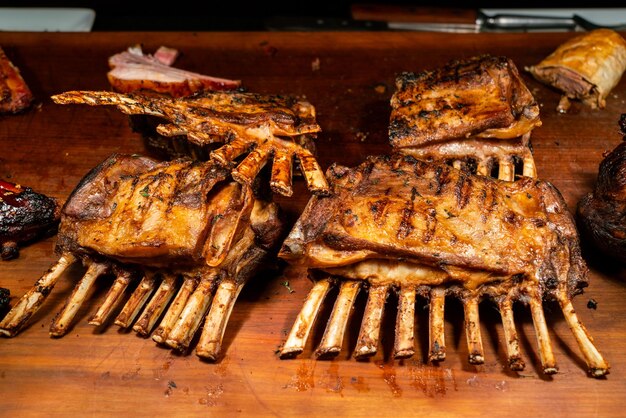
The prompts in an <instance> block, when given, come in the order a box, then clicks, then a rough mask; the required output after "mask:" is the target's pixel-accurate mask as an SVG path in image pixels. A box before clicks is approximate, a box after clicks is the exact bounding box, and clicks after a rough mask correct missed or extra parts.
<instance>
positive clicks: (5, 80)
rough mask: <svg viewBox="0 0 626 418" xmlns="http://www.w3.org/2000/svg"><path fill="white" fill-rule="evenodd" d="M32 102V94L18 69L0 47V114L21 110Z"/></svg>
mask: <svg viewBox="0 0 626 418" xmlns="http://www.w3.org/2000/svg"><path fill="white" fill-rule="evenodd" d="M32 102H33V94H32V92H31V91H30V88H29V87H28V85H27V84H26V82H25V81H24V79H23V78H22V75H21V74H20V70H19V69H18V68H17V67H16V66H15V65H14V64H13V63H12V62H11V60H9V58H8V57H7V56H6V54H5V53H4V50H3V49H2V48H0V114H1V113H18V112H21V111H23V110H25V109H27V108H28V107H30V105H31V104H32Z"/></svg>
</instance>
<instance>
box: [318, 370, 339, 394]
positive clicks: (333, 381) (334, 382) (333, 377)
mask: <svg viewBox="0 0 626 418" xmlns="http://www.w3.org/2000/svg"><path fill="white" fill-rule="evenodd" d="M319 383H320V386H322V387H324V388H325V389H326V392H332V393H339V394H340V395H341V396H343V393H342V391H343V387H344V386H343V380H342V379H341V376H339V365H338V364H337V363H331V364H330V367H329V368H328V371H326V373H324V374H323V375H322V377H321V378H320V381H319Z"/></svg>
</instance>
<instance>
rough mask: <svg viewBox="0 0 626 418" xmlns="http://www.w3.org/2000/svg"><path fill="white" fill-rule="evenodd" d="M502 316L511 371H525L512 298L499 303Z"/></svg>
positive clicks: (505, 298)
mask: <svg viewBox="0 0 626 418" xmlns="http://www.w3.org/2000/svg"><path fill="white" fill-rule="evenodd" d="M499 309H500V315H501V316H502V327H503V329H504V341H505V344H506V350H507V356H508V359H509V360H508V361H509V367H510V368H511V370H515V371H521V370H524V367H525V364H524V360H522V355H521V354H520V349H519V338H518V336H517V330H516V328H515V319H514V317H513V304H512V302H511V298H509V297H508V296H507V297H504V298H502V300H501V301H500V303H499Z"/></svg>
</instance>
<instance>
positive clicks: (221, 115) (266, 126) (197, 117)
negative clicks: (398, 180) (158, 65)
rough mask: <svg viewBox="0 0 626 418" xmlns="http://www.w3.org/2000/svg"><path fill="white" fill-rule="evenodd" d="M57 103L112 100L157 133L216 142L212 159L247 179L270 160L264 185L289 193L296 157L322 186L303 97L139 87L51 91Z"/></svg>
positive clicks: (316, 188)
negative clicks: (174, 92) (183, 93)
mask: <svg viewBox="0 0 626 418" xmlns="http://www.w3.org/2000/svg"><path fill="white" fill-rule="evenodd" d="M52 99H53V100H54V102H56V103H59V104H88V105H92V106H100V105H114V106H117V107H118V109H120V110H121V111H122V112H124V113H126V114H129V115H151V116H155V117H158V118H160V119H161V120H162V123H161V124H159V126H158V127H157V132H158V133H159V134H160V135H163V136H167V137H176V136H181V135H184V136H185V137H186V138H187V140H188V141H190V142H193V143H196V144H200V145H213V144H219V145H220V147H219V148H217V149H214V150H213V151H211V154H210V159H211V160H212V161H213V162H216V163H218V164H221V165H223V166H227V167H230V168H232V176H233V178H234V179H235V180H237V181H239V182H240V183H242V184H247V185H250V184H252V182H253V181H254V179H255V178H256V177H257V175H258V174H259V172H260V171H261V169H262V168H263V167H264V166H265V165H266V164H267V163H268V161H269V160H272V161H273V163H272V167H271V173H270V174H271V179H270V186H271V188H272V190H273V191H274V192H276V193H279V194H282V195H285V196H291V195H292V194H293V189H292V181H293V179H292V177H293V165H294V164H295V163H296V161H297V162H298V163H299V167H300V170H301V171H302V173H303V175H304V178H305V181H306V183H307V186H308V187H309V190H311V191H312V193H314V194H325V193H327V192H328V184H327V182H326V179H325V178H324V172H323V171H322V169H321V168H320V166H319V164H318V162H317V160H316V159H315V156H314V149H313V150H311V147H310V144H311V143H312V138H313V137H314V136H315V135H316V134H317V133H318V132H319V131H320V127H319V125H318V124H317V122H316V118H315V108H314V107H313V105H311V104H310V103H308V102H306V101H301V100H297V99H295V98H294V97H289V96H280V95H261V94H256V93H242V92H232V91H229V92H208V91H206V92H203V93H201V94H198V95H194V96H188V97H182V98H177V99H174V98H168V97H154V96H148V95H143V94H139V93H136V94H135V93H132V94H120V93H114V92H106V91H70V92H66V93H62V94H58V95H56V96H53V97H52Z"/></svg>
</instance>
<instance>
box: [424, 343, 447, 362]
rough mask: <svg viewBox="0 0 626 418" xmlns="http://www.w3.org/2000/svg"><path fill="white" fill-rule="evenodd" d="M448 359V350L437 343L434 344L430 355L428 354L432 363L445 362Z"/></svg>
mask: <svg viewBox="0 0 626 418" xmlns="http://www.w3.org/2000/svg"><path fill="white" fill-rule="evenodd" d="M445 359H446V348H445V347H443V346H440V345H439V344H438V343H437V341H435V343H434V344H433V347H432V348H431V351H430V353H429V354H428V360H429V361H432V362H438V361H443V360H445Z"/></svg>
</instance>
